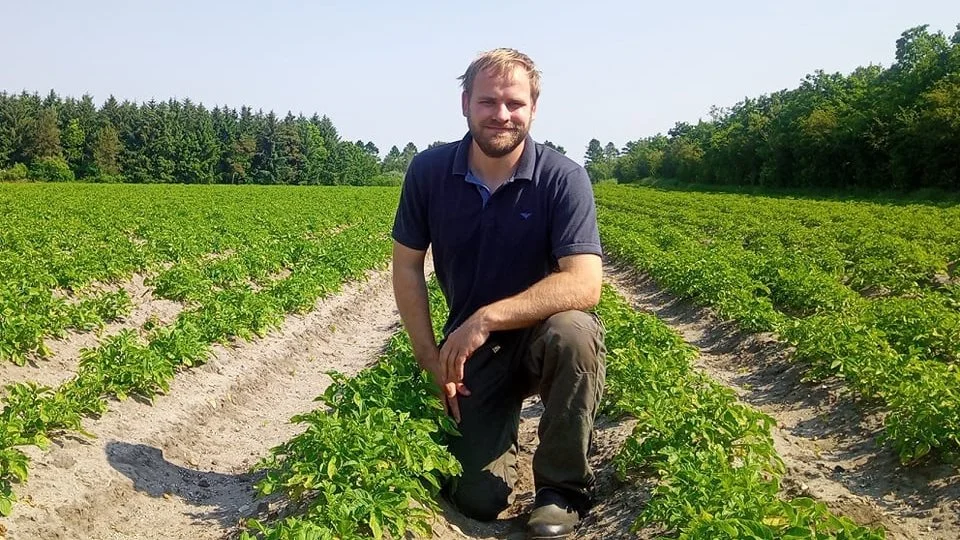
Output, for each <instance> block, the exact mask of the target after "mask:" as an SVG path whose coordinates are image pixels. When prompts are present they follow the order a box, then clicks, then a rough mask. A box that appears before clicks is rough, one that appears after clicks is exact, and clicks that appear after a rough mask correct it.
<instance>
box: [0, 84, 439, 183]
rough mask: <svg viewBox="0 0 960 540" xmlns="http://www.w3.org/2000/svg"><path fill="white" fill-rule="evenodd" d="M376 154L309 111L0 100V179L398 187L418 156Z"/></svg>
mask: <svg viewBox="0 0 960 540" xmlns="http://www.w3.org/2000/svg"><path fill="white" fill-rule="evenodd" d="M434 144H441V143H439V142H437V143H434ZM431 146H433V145H431ZM379 152H380V151H379V149H378V148H377V147H376V145H374V144H373V143H372V142H366V143H364V142H363V141H354V142H350V141H344V140H341V138H340V136H339V134H338V132H337V129H336V127H335V126H334V125H333V122H331V121H330V119H329V118H327V117H326V116H323V117H321V116H319V115H316V114H315V115H313V116H312V117H310V118H305V117H304V116H302V115H301V116H294V115H293V114H291V113H287V115H286V116H285V117H283V118H281V117H278V116H277V115H276V114H274V113H273V112H270V113H266V114H265V113H263V111H256V112H254V111H253V110H251V109H250V108H248V107H242V108H241V109H240V110H239V111H237V110H236V109H231V108H227V107H215V108H214V109H212V110H209V109H207V108H205V107H204V106H203V105H202V104H196V103H193V102H192V101H190V100H189V99H186V100H183V101H177V100H168V101H163V102H156V101H150V102H147V103H143V104H137V103H132V102H130V101H123V102H118V101H117V100H116V99H115V98H114V97H112V96H111V97H110V98H109V99H107V100H106V102H104V103H103V105H102V106H100V107H97V106H96V105H95V104H94V101H93V98H92V97H91V96H89V95H84V96H83V97H81V98H80V99H74V98H70V97H67V98H61V97H60V96H58V95H57V94H56V93H55V92H53V91H51V92H50V94H49V95H47V96H46V98H41V97H40V96H39V95H38V94H29V93H26V92H23V93H21V94H17V95H8V94H6V93H0V180H22V179H33V180H50V181H69V180H75V179H84V180H90V181H99V182H137V183H158V182H179V183H187V184H211V183H224V184H325V185H344V184H352V185H370V184H381V185H383V184H399V183H400V182H401V181H402V179H403V173H404V172H405V171H406V168H407V165H408V164H409V163H410V160H412V159H413V156H414V155H416V154H417V152H418V150H417V147H416V145H414V144H413V143H412V142H411V143H407V144H406V146H404V148H403V150H400V149H399V148H397V147H396V146H394V147H392V148H391V149H390V151H389V152H388V153H387V154H386V156H385V157H384V158H383V159H382V160H381V159H380V157H379Z"/></svg>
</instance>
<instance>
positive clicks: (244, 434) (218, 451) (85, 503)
mask: <svg viewBox="0 0 960 540" xmlns="http://www.w3.org/2000/svg"><path fill="white" fill-rule="evenodd" d="M389 276H390V274H389V271H381V272H377V273H374V274H372V276H371V278H370V280H369V281H367V282H364V283H360V284H351V285H348V286H347V287H346V288H345V290H344V291H343V292H342V293H341V294H339V295H337V296H334V297H331V298H328V299H325V300H322V301H320V302H319V303H318V305H317V309H315V310H314V311H313V312H311V313H309V314H307V315H305V316H302V317H300V316H292V317H289V318H288V319H287V320H286V321H285V322H284V324H283V326H282V328H281V329H280V330H278V331H275V332H273V333H271V334H270V335H269V336H267V337H266V338H264V339H261V340H257V341H255V342H251V343H237V344H235V345H234V346H228V347H221V346H218V347H216V348H215V358H214V359H212V360H211V361H210V362H209V363H208V364H206V365H205V366H203V367H201V368H198V369H194V370H190V371H187V372H184V373H180V374H178V375H177V377H176V379H175V380H174V382H173V384H172V385H171V388H170V392H169V393H168V394H167V395H165V396H161V397H159V398H157V399H156V400H155V402H154V404H153V405H152V406H151V405H149V404H144V403H138V402H137V401H134V400H127V401H125V402H123V403H113V404H111V407H110V411H109V412H107V414H106V415H105V416H104V417H103V418H102V419H100V420H96V421H88V422H86V423H85V427H86V428H87V430H88V431H90V432H91V433H93V434H94V435H96V437H97V438H96V439H86V438H81V437H73V436H66V437H61V438H60V440H59V441H58V442H57V443H56V444H55V445H54V446H53V448H52V449H51V450H50V451H47V452H43V451H40V450H38V449H35V448H31V449H28V452H29V453H30V455H31V458H32V462H33V463H32V466H31V469H30V479H29V481H28V482H27V484H26V485H25V486H20V487H19V489H18V490H17V491H18V493H19V494H20V495H21V496H22V497H23V498H24V499H25V501H21V502H20V503H18V504H17V505H16V506H15V507H14V513H13V515H12V516H11V517H10V518H7V519H0V530H2V527H5V528H6V529H7V533H6V535H7V538H9V539H22V540H27V539H36V538H44V539H68V538H69V539H79V538H83V539H157V538H190V539H206V538H222V537H223V536H224V534H225V533H227V532H228V531H230V530H232V529H233V528H234V526H235V525H236V523H237V522H238V521H239V520H241V519H243V518H244V517H245V516H246V515H249V514H252V513H254V512H255V510H256V508H254V504H255V503H254V491H253V482H254V480H255V479H254V478H253V477H252V476H251V475H250V474H248V473H247V472H246V471H247V470H248V468H249V467H250V465H252V464H253V463H255V462H256V461H257V460H258V459H259V458H261V457H263V456H265V455H266V454H267V452H268V450H269V448H271V447H272V446H275V445H277V444H279V443H280V442H282V441H285V440H287V439H289V438H291V437H292V436H294V435H295V434H296V433H298V432H299V431H300V430H301V428H299V427H298V426H295V425H291V424H289V423H288V422H287V420H288V419H289V418H290V417H291V416H293V415H295V414H297V413H300V412H305V411H309V410H312V409H313V408H315V406H316V404H315V403H314V402H313V401H312V400H313V398H314V397H315V396H317V395H318V394H320V393H321V392H322V391H323V390H324V388H326V386H327V385H328V384H329V380H330V379H329V377H328V376H327V375H325V372H326V371H328V370H331V369H336V370H338V371H342V372H345V373H350V374H352V373H356V372H357V371H359V370H360V369H362V368H363V367H364V366H366V365H368V364H369V363H370V362H372V361H373V360H375V359H376V357H377V354H378V352H379V351H380V350H381V349H382V347H383V346H384V344H385V343H386V340H387V339H388V338H389V336H390V335H391V334H392V333H393V332H394V331H396V329H397V328H398V321H399V317H398V315H397V312H396V308H395V304H394V299H393V294H392V290H391V286H390V277H389ZM42 367H44V368H48V367H51V366H42ZM0 537H2V535H0Z"/></svg>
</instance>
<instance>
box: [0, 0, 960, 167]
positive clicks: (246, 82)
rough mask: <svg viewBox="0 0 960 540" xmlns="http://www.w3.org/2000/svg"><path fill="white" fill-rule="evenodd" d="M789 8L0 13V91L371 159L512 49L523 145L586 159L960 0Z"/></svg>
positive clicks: (7, 9)
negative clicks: (308, 137)
mask: <svg viewBox="0 0 960 540" xmlns="http://www.w3.org/2000/svg"><path fill="white" fill-rule="evenodd" d="M787 4H788V3H787V2H775V1H770V0H767V1H739V2H734V1H731V2H716V1H711V2H708V1H683V0H674V1H666V2H664V1H658V2H641V1H602V0H592V1H587V2H584V1H573V2H571V1H565V0H561V1H553V2H523V1H515V2H500V1H487V2H473V3H470V2H440V1H422V2H418V1H396V2H366V1H362V0H353V1H350V2H321V1H315V2H308V1H302V2H292V1H281V0H277V1H272V2H268V1H263V0H261V1H257V2H253V1H224V0H192V1H182V0H166V1H161V2H158V1H155V0H154V1H149V2H147V1H139V0H132V1H131V0H128V1H119V0H116V1H106V0H88V1H84V2H78V1H75V0H69V1H68V0H59V1H54V0H47V1H45V0H31V1H23V0H0V21H2V28H3V30H2V32H0V51H2V53H0V55H2V56H0V90H6V91H8V92H19V91H20V90H24V89H26V90H28V91H31V92H33V91H38V92H40V93H41V94H46V93H47V92H48V91H49V90H50V89H54V90H56V91H57V93H59V94H60V95H70V96H76V97H79V96H80V95H82V94H83V93H89V94H91V95H93V96H94V99H95V101H96V102H97V104H98V105H99V104H101V103H102V102H103V101H104V100H105V99H106V98H107V97H108V96H109V95H110V94H113V95H115V96H116V97H117V98H118V99H121V100H122V99H130V100H136V101H146V100H149V99H151V98H156V99H158V100H161V99H167V98H170V97H175V98H180V99H182V98H185V97H189V98H191V99H193V100H194V101H200V102H202V103H204V104H205V105H207V106H209V107H212V106H214V105H217V104H226V105H229V106H231V107H237V108H239V106H241V105H250V106H252V107H254V108H262V109H264V110H271V109H272V110H274V111H276V112H277V113H278V114H284V113H285V112H286V111H287V110H292V111H293V112H294V113H297V112H303V113H304V114H306V115H309V114H311V113H313V112H319V113H321V114H326V115H328V116H330V118H332V119H333V121H334V123H335V124H336V126H337V127H338V128H339V129H340V132H341V134H342V135H343V136H344V137H346V138H348V139H351V140H356V139H363V140H365V141H366V140H372V141H373V142H374V143H375V144H376V145H377V146H378V147H379V148H380V150H381V153H382V154H385V153H386V151H387V150H388V149H389V148H390V146H391V145H394V144H396V145H397V146H399V147H402V146H403V144H405V143H406V142H407V141H413V142H414V143H415V144H416V145H417V146H418V147H419V148H421V149H423V148H424V147H425V146H426V145H427V144H429V143H430V142H432V141H435V140H446V141H449V140H455V139H458V138H459V137H461V136H462V135H463V133H464V132H465V131H466V124H465V121H464V119H463V117H462V116H461V114H460V97H459V88H458V86H457V85H458V81H457V80H456V77H457V76H458V75H460V74H461V73H462V72H463V71H464V69H465V68H466V66H467V64H468V63H469V62H470V61H471V60H472V59H473V57H474V56H475V55H476V54H477V53H478V52H480V51H482V50H486V49H491V48H494V47H499V46H508V47H514V48H517V49H520V50H522V51H524V52H526V53H527V54H529V55H530V56H531V57H532V58H533V59H534V61H535V62H536V63H537V64H538V66H539V67H540V69H541V70H542V72H543V92H542V95H541V98H540V103H539V110H538V115H537V119H536V121H535V122H534V125H533V130H532V133H533V135H534V137H535V138H536V139H537V140H541V141H542V140H544V139H549V140H551V141H553V142H556V143H558V144H561V145H563V146H564V147H566V149H567V153H568V155H570V156H571V157H573V158H574V159H576V160H577V161H582V158H583V153H584V150H585V148H586V144H587V142H588V141H589V140H590V139H591V138H594V137H596V138H598V139H601V141H602V142H603V143H606V142H607V141H613V142H614V143H616V144H617V146H622V145H623V144H624V143H625V142H626V141H628V140H632V139H637V138H640V137H643V136H647V135H653V134H655V133H657V132H665V131H666V130H667V129H669V128H670V127H672V126H673V124H674V123H675V122H677V121H691V122H692V121H696V120H697V119H698V118H701V117H706V116H707V113H708V111H709V108H710V106H711V105H719V106H729V105H732V104H734V103H735V102H737V101H739V100H741V99H743V98H744V97H745V96H750V97H755V96H758V95H760V94H764V93H769V92H771V91H776V90H779V89H782V88H793V87H796V86H797V85H798V84H799V81H800V80H801V79H802V77H803V76H804V75H805V74H807V73H810V72H812V71H814V70H816V69H824V70H826V71H841V72H844V73H847V72H849V71H850V70H852V69H854V68H855V67H857V66H859V65H866V64H869V63H874V64H882V65H884V66H887V65H889V64H890V63H891V62H892V61H893V56H894V47H895V43H896V40H897V38H898V37H899V35H900V33H901V32H902V31H903V30H906V29H907V28H909V27H912V26H915V25H920V24H930V26H931V29H932V30H942V31H943V32H945V33H946V34H947V35H948V36H949V35H952V34H953V32H954V31H955V27H956V25H957V23H960V1H958V0H936V1H934V0H909V1H904V0H897V1H894V0H873V1H860V0H858V1H843V0H831V1H822V0H807V1H804V2H789V4H790V5H787Z"/></svg>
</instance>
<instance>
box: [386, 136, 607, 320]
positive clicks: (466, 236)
mask: <svg viewBox="0 0 960 540" xmlns="http://www.w3.org/2000/svg"><path fill="white" fill-rule="evenodd" d="M472 143H473V140H472V137H471V136H470V134H469V133H468V134H467V135H466V136H465V137H464V138H463V140H461V141H460V142H455V143H449V144H445V145H442V146H437V147H434V148H431V149H429V150H427V151H425V152H422V153H419V154H417V155H416V157H414V159H413V161H412V162H411V163H410V167H409V168H408V169H407V175H406V178H405V179H404V182H403V188H402V191H401V195H400V206H399V207H398V208H397V215H396V219H395V221H394V224H393V238H394V239H395V240H396V241H397V242H399V243H401V244H403V245H405V246H407V247H409V248H411V249H416V250H426V249H427V247H428V246H432V249H433V263H434V269H435V271H436V275H437V281H439V283H440V288H441V290H442V291H443V295H444V297H445V298H446V300H447V305H448V307H449V308H450V316H449V318H448V319H447V322H446V324H445V325H444V328H443V333H444V335H447V334H449V333H450V332H452V331H453V330H454V329H456V328H457V327H458V326H460V325H461V324H462V323H463V322H464V321H466V320H467V318H469V317H470V315H472V314H473V313H474V312H475V311H476V310H477V309H479V308H481V307H483V306H485V305H487V304H491V303H493V302H496V301H497V300H501V299H503V298H507V297H509V296H513V295H515V294H517V293H520V292H522V291H524V290H526V289H528V288H529V287H530V286H531V285H533V284H534V283H536V282H538V281H540V280H541V279H543V278H544V277H546V276H547V275H549V274H550V273H551V272H554V271H556V270H557V268H558V266H557V259H560V258H562V257H566V256H568V255H574V254H580V253H593V254H596V255H600V254H601V249H600V234H599V231H598V229H597V214H596V208H595V206H594V200H593V189H592V187H591V185H590V179H589V177H588V176H587V172H586V171H585V170H584V168H583V167H581V166H580V165H578V164H577V163H576V162H574V161H573V160H571V159H569V158H568V157H566V156H564V155H563V154H561V153H559V152H556V151H555V150H553V149H551V148H548V147H546V146H544V145H542V144H538V143H536V142H534V141H533V139H532V138H531V137H530V136H527V139H526V142H525V143H524V148H523V154H522V155H521V156H520V161H519V162H518V164H517V170H516V172H515V173H514V175H513V178H512V179H511V180H510V181H509V182H507V183H505V184H503V185H502V186H500V187H499V188H498V189H497V190H496V191H494V192H493V193H492V194H491V193H489V192H486V193H484V191H485V190H486V187H485V186H483V185H482V184H481V185H478V184H477V180H476V179H475V178H474V177H473V175H472V173H471V172H470V171H469V170H468V166H467V157H468V155H469V148H470V145H471V144H472Z"/></svg>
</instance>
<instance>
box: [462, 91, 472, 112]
mask: <svg viewBox="0 0 960 540" xmlns="http://www.w3.org/2000/svg"><path fill="white" fill-rule="evenodd" d="M460 108H461V109H462V110H463V116H465V117H466V116H468V115H469V113H470V94H468V93H467V91H466V90H464V91H463V93H462V94H460Z"/></svg>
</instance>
